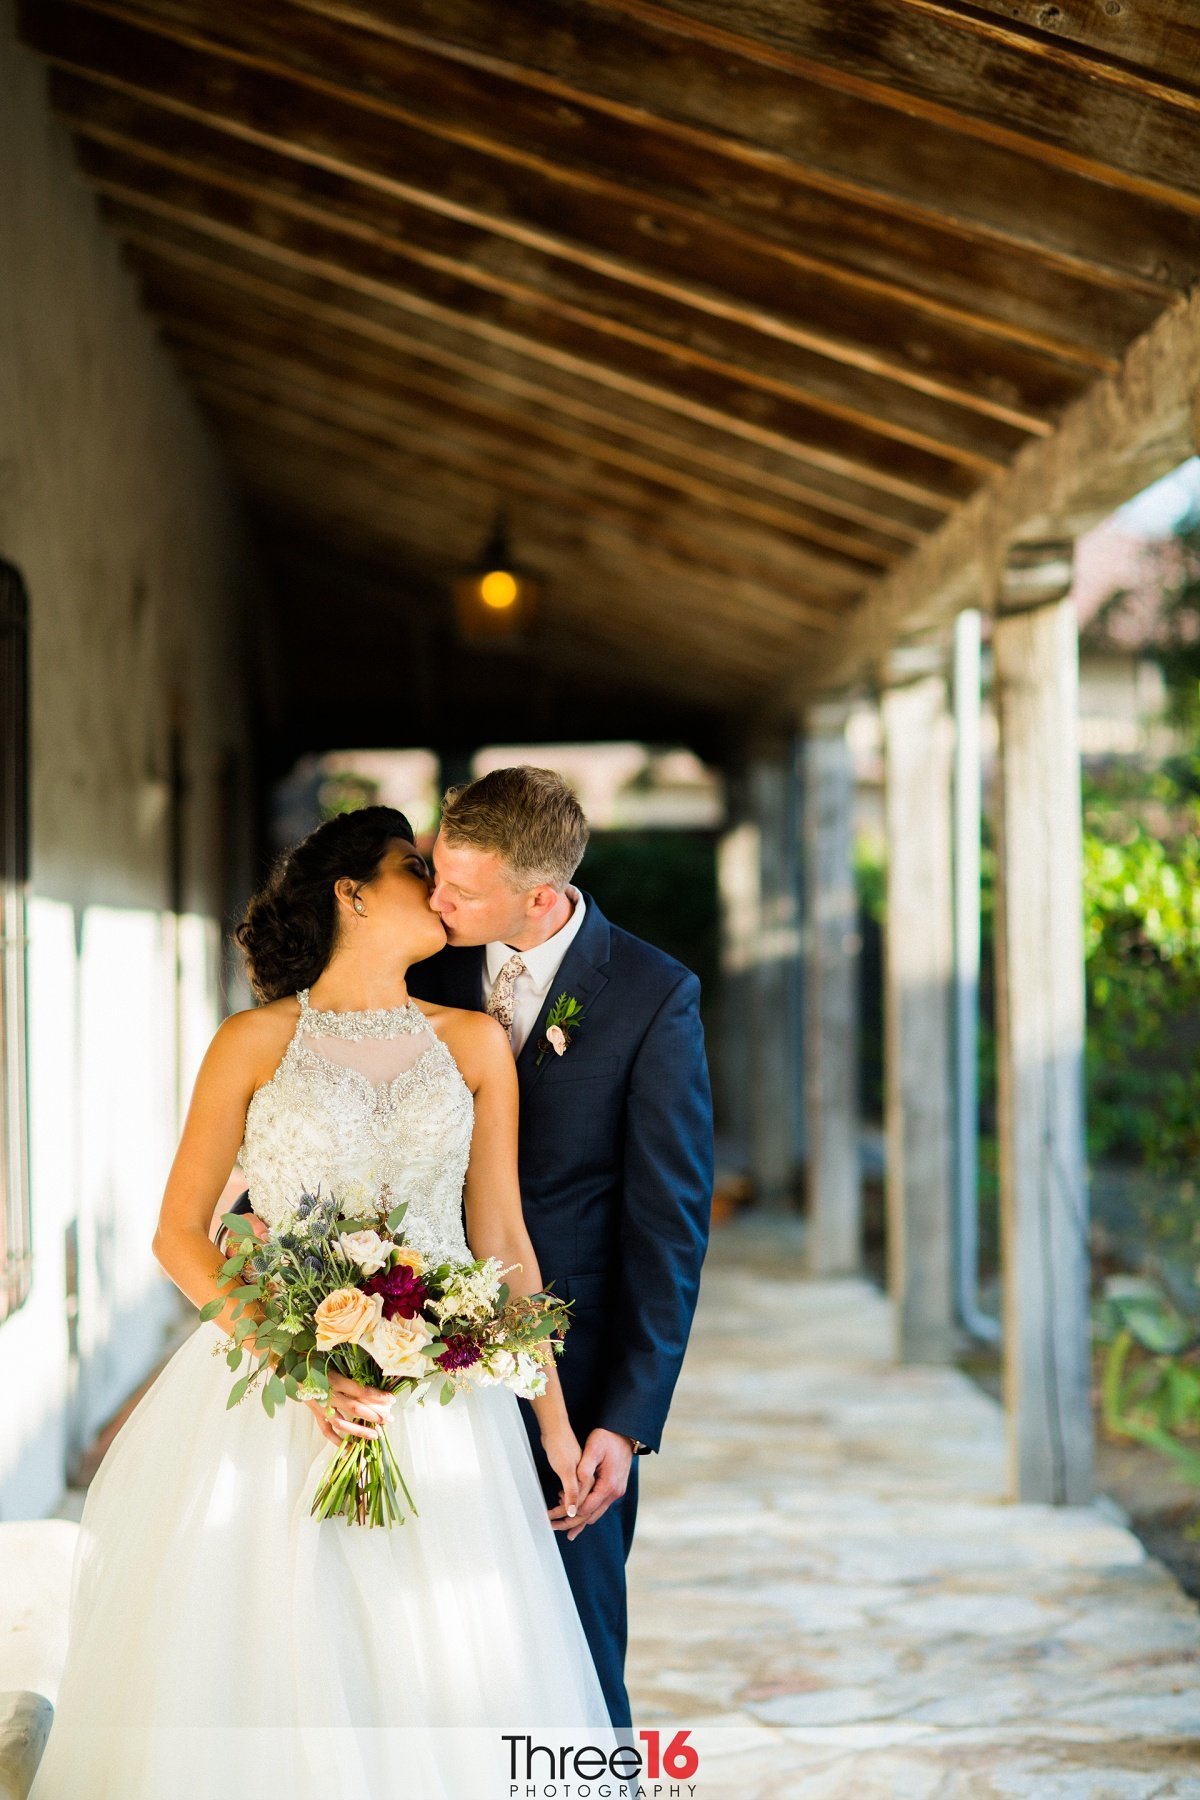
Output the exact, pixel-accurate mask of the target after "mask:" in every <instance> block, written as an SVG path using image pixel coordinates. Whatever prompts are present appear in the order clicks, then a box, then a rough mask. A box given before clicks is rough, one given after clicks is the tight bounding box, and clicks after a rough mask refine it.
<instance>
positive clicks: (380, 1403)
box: [304, 1369, 396, 1445]
mask: <svg viewBox="0 0 1200 1800" xmlns="http://www.w3.org/2000/svg"><path fill="white" fill-rule="evenodd" d="M329 1401H330V1404H331V1405H332V1406H333V1409H334V1410H333V1415H332V1416H330V1414H329V1413H327V1412H326V1410H325V1403H324V1402H323V1401H321V1400H306V1401H305V1402H304V1404H305V1406H307V1408H308V1410H309V1412H310V1413H311V1414H312V1416H313V1418H314V1419H315V1420H316V1421H317V1424H318V1425H319V1426H320V1427H321V1435H322V1436H323V1437H327V1438H328V1439H329V1441H330V1443H331V1444H339V1445H340V1444H343V1443H344V1442H345V1441H346V1439H347V1438H348V1437H364V1438H377V1437H378V1436H379V1433H380V1429H381V1427H382V1425H383V1424H384V1423H385V1422H386V1421H387V1419H388V1418H390V1416H391V1411H392V1407H393V1406H394V1405H395V1401H396V1396H395V1394H388V1393H385V1392H384V1390H383V1389H382V1388H372V1387H363V1385H362V1383H361V1382H359V1381H351V1379H350V1377H349V1375H342V1374H340V1373H339V1372H338V1370H336V1369H331V1370H330V1371H329Z"/></svg>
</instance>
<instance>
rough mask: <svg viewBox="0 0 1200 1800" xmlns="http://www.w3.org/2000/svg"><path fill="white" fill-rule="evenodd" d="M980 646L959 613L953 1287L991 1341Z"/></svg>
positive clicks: (967, 616)
mask: <svg viewBox="0 0 1200 1800" xmlns="http://www.w3.org/2000/svg"><path fill="white" fill-rule="evenodd" d="M980 642H981V618H980V614H979V613H978V612H976V611H973V610H968V611H966V612H961V613H959V615H958V617H957V619H956V620H955V622H954V724H955V742H954V1092H955V1106H954V1196H955V1209H954V1210H955V1223H956V1231H955V1270H954V1273H955V1284H954V1285H955V1299H956V1302H957V1306H958V1314H959V1318H960V1319H961V1320H962V1323H963V1325H964V1327H965V1328H966V1330H967V1331H969V1332H970V1333H971V1335H972V1336H973V1337H976V1338H980V1339H982V1341H983V1342H984V1343H989V1344H994V1343H998V1342H999V1340H1000V1321H999V1320H998V1319H996V1318H993V1316H992V1315H991V1313H987V1312H985V1311H984V1310H983V1308H982V1307H981V1306H980V1304H979V1142H978V1115H979V1069H978V1060H977V1045H978V1036H979V953H980V925H979V888H980V882H979V865H980V857H979V847H980V825H981V813H982V808H981V799H980V795H981V787H982V767H983V763H982V756H981V754H980V664H981V657H980Z"/></svg>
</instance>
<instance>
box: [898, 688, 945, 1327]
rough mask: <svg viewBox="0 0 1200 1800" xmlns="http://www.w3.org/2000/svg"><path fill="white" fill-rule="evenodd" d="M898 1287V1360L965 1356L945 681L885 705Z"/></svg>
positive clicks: (909, 690)
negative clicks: (957, 1261)
mask: <svg viewBox="0 0 1200 1800" xmlns="http://www.w3.org/2000/svg"><path fill="white" fill-rule="evenodd" d="M883 729H884V744H885V753H886V758H887V767H886V786H885V821H886V835H887V923H886V930H885V939H884V1025H885V1040H884V1041H885V1072H884V1084H885V1115H886V1129H887V1175H886V1190H887V1230H888V1290H889V1292H890V1294H891V1297H892V1302H893V1306H894V1310H895V1323H896V1353H897V1356H898V1357H899V1358H900V1359H901V1360H902V1361H906V1362H947V1361H949V1360H950V1359H951V1358H952V1357H953V1355H954V1352H955V1348H956V1338H957V1333H956V1329H955V1320H954V1214H953V1191H954V1189H953V1146H954V1136H953V1132H954V1090H953V1040H952V1028H951V1018H952V996H953V979H954V969H953V891H952V886H951V871H950V842H951V838H950V817H951V813H950V809H951V785H950V776H951V762H952V748H953V739H952V730H951V726H950V720H949V716H948V712H947V693H946V681H945V677H944V675H943V674H942V673H940V672H938V673H936V674H925V675H922V676H919V677H918V678H917V679H915V680H911V681H908V682H906V683H905V684H904V685H902V686H896V687H892V688H890V689H888V691H887V692H886V693H885V694H884V697H883Z"/></svg>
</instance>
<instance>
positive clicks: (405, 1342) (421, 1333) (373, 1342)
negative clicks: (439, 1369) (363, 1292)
mask: <svg viewBox="0 0 1200 1800" xmlns="http://www.w3.org/2000/svg"><path fill="white" fill-rule="evenodd" d="M432 1337H433V1333H432V1332H431V1331H430V1329H429V1327H428V1325H427V1324H426V1323H425V1321H424V1319H422V1318H420V1317H419V1316H418V1317H417V1318H415V1319H402V1318H401V1317H400V1315H399V1314H398V1313H397V1314H396V1315H395V1317H393V1318H391V1319H380V1321H379V1323H378V1324H377V1325H376V1326H375V1327H374V1328H373V1330H372V1332H371V1335H370V1337H369V1338H367V1339H365V1340H364V1342H363V1349H364V1350H366V1351H368V1352H369V1353H370V1355H371V1356H373V1357H374V1359H375V1361H376V1362H377V1363H378V1364H379V1367H380V1369H381V1370H382V1371H383V1374H384V1375H385V1376H394V1375H410V1376H413V1377H415V1378H416V1379H418V1380H419V1379H420V1378H421V1376H422V1375H427V1374H428V1373H429V1359H428V1357H426V1356H424V1355H422V1350H423V1349H424V1346H425V1345H426V1344H428V1343H429V1342H430V1340H431V1339H432Z"/></svg>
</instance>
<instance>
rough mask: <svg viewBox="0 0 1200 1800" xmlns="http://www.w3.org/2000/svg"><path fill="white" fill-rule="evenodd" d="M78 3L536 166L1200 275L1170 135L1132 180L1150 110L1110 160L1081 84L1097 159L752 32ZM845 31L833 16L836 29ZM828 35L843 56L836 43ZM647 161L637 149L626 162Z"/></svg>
mask: <svg viewBox="0 0 1200 1800" xmlns="http://www.w3.org/2000/svg"><path fill="white" fill-rule="evenodd" d="M48 3H49V0H39V7H38V8H35V7H34V6H32V5H29V6H28V8H27V12H33V11H36V10H39V9H40V7H44V6H45V5H47V4H48ZM86 3H87V4H88V5H89V6H91V7H93V9H95V10H97V11H103V12H104V13H105V15H106V16H109V17H125V18H130V19H133V20H139V19H140V20H144V21H147V22H150V23H154V24H159V25H161V26H162V27H164V28H166V29H172V30H175V31H176V32H177V33H178V34H179V35H181V36H185V37H188V38H190V39H192V40H194V41H198V42H208V43H215V44H219V45H223V46H225V47H226V48H228V49H229V50H230V51H232V52H235V53H238V54H241V55H244V56H248V57H249V58H251V59H252V60H253V61H254V62H255V63H256V65H257V66H260V67H264V68H276V69H278V68H285V69H291V70H296V71H299V72H302V73H304V74H306V75H307V76H308V77H309V78H310V79H312V80H316V81H324V82H328V83H331V84H337V85H343V86H345V85H348V86H350V87H353V88H356V89H357V90H358V91H360V92H361V93H362V95H363V97H364V101H373V102H374V103H375V104H376V105H377V106H379V107H380V108H381V109H388V108H392V107H396V106H399V107H400V108H401V109H402V110H407V111H408V112H409V113H414V114H416V115H417V116H420V117H423V118H425V119H426V120H427V121H431V122H432V121H436V122H437V123H438V125H439V127H440V128H442V129H445V130H446V131H447V132H450V133H454V134H455V135H456V136H457V137H458V138H459V139H460V141H463V142H479V141H481V140H484V139H486V140H487V141H489V142H491V141H501V142H503V141H505V140H506V139H509V140H512V139H513V138H519V139H521V140H523V142H524V145H525V146H526V149H525V155H526V156H536V157H537V158H538V159H539V160H540V161H541V162H543V163H544V164H545V165H547V166H549V167H553V166H555V164H556V163H557V162H559V161H562V162H563V163H565V164H566V165H568V166H570V165H573V164H578V163H579V162H581V161H582V162H583V163H584V164H585V166H586V163H587V159H588V157H589V156H590V154H591V153H592V150H593V145H594V144H595V143H596V140H597V139H598V137H600V136H601V135H602V134H603V128H604V124H605V122H606V121H611V122H613V123H614V124H617V125H624V126H626V127H629V126H633V127H635V129H636V133H637V136H638V139H639V142H640V143H642V145H643V146H644V151H645V152H646V153H649V152H650V151H651V149H652V147H653V142H657V145H658V146H660V147H661V148H662V149H667V148H668V146H669V148H670V149H671V150H672V151H673V152H674V153H675V156H676V157H678V156H679V155H680V154H687V155H689V156H691V155H695V154H696V153H697V152H702V151H705V150H711V151H715V152H716V153H717V154H718V155H720V156H721V157H723V158H724V159H726V160H727V161H737V162H740V163H741V164H742V165H743V168H744V169H745V170H746V171H747V172H748V171H749V170H750V169H753V170H754V171H755V173H756V176H757V174H758V172H760V171H762V170H764V169H766V168H771V167H774V168H775V169H777V170H778V169H782V170H785V171H786V172H787V173H788V174H789V175H791V176H793V177H794V178H796V179H799V178H800V177H801V175H803V179H804V180H805V181H807V182H808V183H809V184H810V185H821V186H823V187H824V188H825V189H826V190H827V191H832V190H834V189H835V188H836V189H838V190H840V191H842V192H844V193H846V194H848V195H849V196H850V197H852V198H854V199H859V200H865V201H868V202H875V203H877V204H878V203H879V202H881V201H883V202H886V204H887V206H888V208H889V210H891V211H894V212H899V213H905V214H907V215H909V216H913V217H917V218H921V219H925V220H930V221H941V222H942V223H943V224H944V225H953V226H955V227H957V228H958V229H959V230H960V231H962V232H976V233H982V234H984V235H987V236H991V237H994V238H1000V239H1003V240H1004V241H1006V242H1007V243H1008V244H1009V245H1010V246H1012V247H1014V248H1015V247H1017V246H1021V247H1023V248H1025V249H1028V250H1030V251H1032V252H1034V253H1035V254H1036V253H1045V254H1049V255H1050V256H1051V257H1052V259H1053V260H1054V261H1055V262H1056V263H1057V264H1058V266H1060V267H1074V268H1076V269H1077V270H1079V271H1081V272H1082V271H1083V270H1084V269H1087V268H1089V267H1090V268H1093V269H1096V270H1098V271H1107V272H1108V273H1109V275H1110V276H1111V277H1118V271H1124V278H1125V279H1131V278H1135V277H1138V276H1140V278H1141V279H1142V280H1144V281H1145V282H1147V283H1149V284H1151V285H1152V286H1157V287H1160V288H1161V287H1163V286H1164V285H1166V286H1173V287H1175V288H1176V289H1177V290H1178V289H1180V288H1183V287H1186V286H1187V285H1188V284H1189V282H1190V280H1191V279H1193V278H1194V274H1195V272H1196V269H1197V252H1198V240H1197V229H1198V228H1200V217H1198V216H1197V214H1200V201H1198V202H1197V205H1196V206H1195V207H1194V208H1192V209H1191V210H1190V211H1188V210H1187V207H1188V202H1189V196H1190V194H1191V191H1192V190H1191V186H1190V181H1191V176H1190V173H1188V174H1187V176H1186V178H1187V180H1188V183H1189V185H1188V187H1187V188H1186V189H1181V188H1180V187H1179V185H1178V184H1179V181H1180V179H1181V177H1180V174H1179V171H1178V170H1177V169H1176V170H1172V169H1171V168H1170V167H1168V168H1167V170H1166V171H1165V173H1166V175H1167V177H1168V179H1167V180H1166V181H1162V180H1160V179H1159V175H1160V174H1161V173H1162V171H1160V170H1159V162H1160V160H1161V159H1163V158H1166V159H1168V160H1169V158H1170V157H1171V156H1173V155H1175V153H1176V146H1177V145H1178V144H1179V142H1180V139H1179V134H1178V133H1176V132H1174V131H1171V130H1166V131H1165V132H1164V136H1163V140H1162V141H1161V142H1160V144H1159V146H1158V147H1157V149H1153V148H1152V149H1151V150H1150V151H1149V153H1148V154H1149V155H1150V157H1151V159H1152V160H1151V166H1150V167H1149V169H1148V170H1147V172H1145V173H1144V174H1141V175H1133V174H1130V173H1129V172H1128V171H1123V170H1122V167H1121V164H1120V161H1119V158H1120V157H1122V156H1123V157H1124V158H1125V159H1126V161H1128V160H1129V159H1130V158H1132V157H1134V156H1135V155H1136V154H1137V151H1138V148H1139V147H1140V146H1142V145H1143V143H1144V140H1145V138H1146V124H1147V120H1146V117H1145V115H1144V113H1143V112H1142V110H1141V109H1140V108H1138V109H1135V115H1134V117H1133V118H1132V119H1131V120H1130V121H1129V125H1128V137H1129V142H1128V144H1127V145H1126V146H1124V147H1123V148H1122V149H1120V150H1118V149H1117V147H1116V146H1115V144H1113V143H1112V142H1111V141H1110V134H1111V133H1112V132H1113V131H1114V114H1113V112H1112V110H1111V109H1110V108H1108V107H1107V106H1106V107H1105V108H1104V109H1103V110H1102V116H1101V117H1100V119H1099V121H1098V122H1097V123H1095V125H1094V127H1093V122H1090V121H1089V119H1088V113H1089V107H1090V105H1091V99H1092V97H1091V96H1090V95H1089V94H1087V93H1086V91H1080V87H1079V86H1076V87H1074V88H1073V89H1072V90H1071V102H1070V105H1069V108H1068V118H1067V120H1066V121H1065V123H1066V124H1067V125H1068V126H1069V124H1070V122H1071V120H1072V119H1073V118H1074V116H1075V115H1076V113H1082V115H1083V123H1082V125H1081V133H1082V136H1081V139H1080V141H1081V143H1082V142H1084V140H1085V139H1086V138H1087V136H1088V134H1089V133H1091V132H1092V131H1093V129H1095V131H1096V132H1097V133H1098V136H1099V143H1098V146H1097V152H1098V153H1097V155H1096V158H1095V160H1094V161H1093V160H1091V159H1090V157H1089V156H1088V155H1087V154H1083V153H1080V154H1071V153H1067V152H1064V151H1060V150H1058V149H1056V148H1055V146H1054V145H1052V144H1049V143H1047V142H1044V141H1041V140H1035V139H1033V138H1019V137H1018V138H1015V139H1014V140H1013V141H1012V142H1008V141H1007V140H1003V138H1002V132H992V131H991V130H986V131H984V132H983V133H982V134H972V132H971V130H970V129H969V128H970V125H971V121H970V119H968V118H966V117H965V115H964V116H963V117H962V118H959V117H955V118H954V119H952V120H951V119H948V118H945V119H943V118H939V117H937V116H935V114H934V112H932V111H930V110H929V109H928V108H926V107H922V106H921V104H920V103H919V99H918V97H917V96H914V95H911V94H901V93H898V92H895V91H893V90H891V89H890V88H888V87H887V85H886V84H882V83H881V84H880V89H879V93H878V94H877V95H872V94H870V93H868V92H866V91H864V89H863V87H862V86H861V84H856V83H855V82H854V81H853V80H849V81H848V80H846V79H843V78H839V77H838V76H837V74H836V71H834V70H833V69H831V68H830V67H829V66H828V64H827V63H820V62H814V63H813V65H812V67H811V68H810V69H801V68H799V67H792V66H789V67H787V68H783V67H773V66H771V64H772V61H773V60H774V61H778V57H777V56H776V57H774V58H773V57H772V55H771V50H770V46H769V45H767V44H766V43H765V42H763V40H762V38H761V35H760V36H759V37H756V38H755V39H753V40H743V41H744V42H745V44H746V48H745V49H744V50H740V51H739V50H738V49H733V48H718V47H715V46H710V45H706V44H700V43H694V42H689V41H688V40H687V38H686V37H685V36H684V35H683V33H682V32H681V31H680V30H678V29H672V28H671V25H670V24H664V23H654V24H651V23H649V22H640V23H638V24H637V25H636V26H634V25H633V24H632V22H631V21H630V20H629V19H628V18H626V17H621V16H619V15H617V14H615V13H612V12H610V11H608V10H607V9H606V8H604V7H603V6H600V5H590V6H586V5H579V6H576V7H574V8H573V9H572V13H571V15H570V17H569V18H565V17H564V15H563V13H562V10H561V8H560V7H559V6H558V5H556V4H555V0H508V3H507V4H506V5H505V7H504V8H503V10H502V12H500V13H497V10H496V8H495V6H494V5H493V4H492V0H409V4H408V5H406V7H405V9H404V13H403V15H398V14H397V11H396V8H395V7H394V6H393V5H392V4H391V0H356V3H351V0H296V3H295V4H294V6H293V7H292V8H291V9H290V11H289V15H288V23H287V29H286V33H281V31H280V27H279V23H278V20H277V17H276V15H275V14H274V13H273V12H271V13H266V12H264V11H263V10H262V9H261V8H255V7H245V6H243V5H240V4H237V3H236V0H129V3H128V4H124V5H118V4H116V3H115V0H86ZM879 3H880V0H875V4H876V5H878V4H879ZM845 19H846V14H845V10H844V8H839V9H838V10H837V14H836V22H837V28H838V29H842V28H843V24H844V21H845ZM681 22H682V23H683V24H686V21H681ZM829 36H830V44H831V54H836V53H837V50H838V39H837V31H836V30H835V31H831V32H830V34H829ZM281 42H283V43H285V44H286V49H285V50H284V51H282V52H281V47H280V46H281ZM1031 85H1034V84H1032V83H1031ZM997 92H998V94H1000V96H1001V97H1002V99H1003V100H1006V99H1007V93H1006V91H1005V90H1003V89H998V90H997ZM518 119H519V121H520V128H519V132H516V133H514V131H513V125H514V121H516V120H518ZM985 139H988V140H994V141H984V140H985ZM798 145H800V146H803V155H802V157H798V156H797V153H796V151H797V146H798ZM1114 158H1117V159H1118V160H1117V161H1114ZM1183 160H1184V161H1186V152H1185V153H1184V157H1183ZM644 164H645V155H643V157H642V162H641V164H639V161H638V156H637V153H636V152H635V154H634V156H633V158H632V159H631V160H630V161H628V162H626V163H625V165H624V166H625V168H626V169H630V168H632V169H638V168H639V167H640V166H641V167H644ZM949 171H953V181H952V182H950V183H948V182H947V173H948V172H949ZM1172 182H1173V183H1174V185H1172ZM745 185H750V183H748V182H747V183H746V184H745ZM1123 190H1124V191H1123ZM1068 246H1069V249H1068V248H1067V247H1068ZM1118 278H1119V277H1118Z"/></svg>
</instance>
